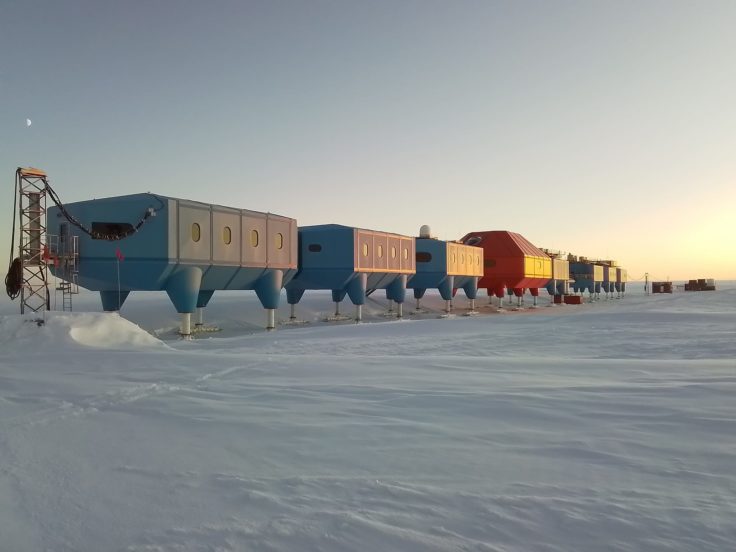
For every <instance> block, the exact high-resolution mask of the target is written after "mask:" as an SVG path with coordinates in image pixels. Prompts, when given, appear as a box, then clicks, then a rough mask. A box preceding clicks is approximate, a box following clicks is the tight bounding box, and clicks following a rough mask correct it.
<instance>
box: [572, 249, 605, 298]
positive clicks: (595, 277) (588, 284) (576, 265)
mask: <svg viewBox="0 0 736 552" xmlns="http://www.w3.org/2000/svg"><path fill="white" fill-rule="evenodd" d="M570 277H571V278H572V279H573V280H574V282H573V285H572V288H573V291H575V293H584V292H585V291H586V290H587V291H588V293H590V295H591V296H592V295H593V293H600V290H601V282H603V267H602V266H601V265H598V264H595V263H593V262H591V261H588V260H587V259H585V258H584V257H580V258H576V257H572V258H570Z"/></svg>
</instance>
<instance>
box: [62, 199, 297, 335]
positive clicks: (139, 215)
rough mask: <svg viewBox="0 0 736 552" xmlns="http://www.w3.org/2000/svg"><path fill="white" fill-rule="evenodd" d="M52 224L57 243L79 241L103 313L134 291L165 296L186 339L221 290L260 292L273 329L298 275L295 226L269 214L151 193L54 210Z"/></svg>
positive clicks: (88, 284)
mask: <svg viewBox="0 0 736 552" xmlns="http://www.w3.org/2000/svg"><path fill="white" fill-rule="evenodd" d="M48 225H49V232H50V234H55V235H57V236H59V243H62V239H61V237H62V236H63V237H64V240H65V241H68V240H72V239H74V240H78V244H79V245H78V253H77V256H78V261H77V262H78V265H77V275H78V282H79V285H80V286H82V287H84V288H87V289H90V290H94V291H99V292H100V297H101V299H102V306H103V309H104V310H106V311H117V310H120V308H121V307H122V305H123V303H124V301H125V299H126V298H127V297H128V294H129V293H130V292H131V291H138V290H147V291H156V290H165V291H166V292H167V293H168V295H169V298H170V299H171V301H172V303H173V304H174V307H175V308H176V310H177V312H179V313H181V315H182V316H181V334H182V335H184V336H188V335H190V334H191V315H192V314H193V313H195V312H197V313H198V320H197V325H198V326H201V325H202V323H203V320H202V313H203V309H204V307H206V306H207V303H208V302H209V300H210V299H211V298H212V295H213V294H214V292H215V291H216V290H255V292H256V294H257V295H258V298H259V299H260V301H261V304H262V305H263V306H264V308H266V309H267V311H268V323H267V327H268V328H269V329H273V328H274V327H275V309H276V308H277V307H278V303H279V296H280V292H281V288H282V286H283V284H285V283H286V282H288V281H289V280H290V279H291V278H292V277H293V275H294V274H295V273H296V268H297V227H296V220H294V219H291V218H287V217H282V216H279V215H273V214H270V213H269V214H267V213H260V212H257V211H248V210H244V209H234V208H229V207H222V206H219V205H210V204H205V203H198V202H194V201H187V200H183V199H176V198H171V197H165V196H159V195H154V194H150V193H148V194H133V195H126V196H118V197H110V198H106V199H95V200H90V201H80V202H77V203H71V204H68V205H65V206H64V207H63V208H60V207H52V208H51V209H49V211H48ZM123 239H124V241H120V240H123ZM62 254H63V252H62V251H61V250H55V251H50V255H51V256H53V257H55V258H58V256H61V255H62ZM52 272H54V274H55V275H57V276H59V277H62V278H64V277H65V273H63V272H62V271H61V267H60V266H56V267H54V268H52Z"/></svg>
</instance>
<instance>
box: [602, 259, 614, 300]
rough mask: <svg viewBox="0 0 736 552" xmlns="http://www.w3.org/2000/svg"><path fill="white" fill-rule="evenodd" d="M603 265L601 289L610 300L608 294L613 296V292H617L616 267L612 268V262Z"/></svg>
mask: <svg viewBox="0 0 736 552" xmlns="http://www.w3.org/2000/svg"><path fill="white" fill-rule="evenodd" d="M601 264H602V266H603V281H602V282H601V287H602V288H603V291H604V292H605V293H606V299H608V294H609V293H610V294H611V295H613V292H614V291H616V267H615V266H611V264H612V263H611V262H603V263H601Z"/></svg>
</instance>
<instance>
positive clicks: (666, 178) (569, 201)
mask: <svg viewBox="0 0 736 552" xmlns="http://www.w3.org/2000/svg"><path fill="white" fill-rule="evenodd" d="M734 28H736V2H733V1H730V0H729V1H724V2H719V1H707V2H681V1H676V0H667V1H621V2H596V1H581V2H574V1H539V2H534V1H519V2H493V1H462V0H459V1H452V2H449V1H433V0H422V1H414V0H404V1H398V0H392V1H381V0H378V1H371V2H359V1H348V0H344V1H337V0H332V1H328V0H315V1H293V2H288V1H279V0H269V1H265V0H264V1H260V2H250V1H237V2H235V1H232V2H231V1H223V0H217V1H212V2H188V1H163V0H162V1H153V2H150V1H146V2H144V1H129V2H108V1H102V0H94V1H74V0H68V1H64V2H59V1H48V2H38V1H28V0H22V1H14V0H0V256H2V258H4V259H7V258H8V255H9V254H8V248H9V243H10V233H11V232H10V230H11V225H12V223H11V220H12V199H13V183H14V173H15V169H16V167H18V166H34V167H40V168H42V169H44V170H45V171H47V173H48V174H49V177H50V181H51V184H52V185H53V187H54V188H55V189H56V191H57V193H58V194H59V196H60V197H61V198H62V200H63V201H65V202H73V201H78V200H85V199H91V198H93V197H106V196H114V195H122V194H127V193H135V192H142V191H152V192H156V193H159V194H162V195H171V196H174V197H182V198H186V199H193V200H198V201H203V202H207V203H216V204H221V205H228V206H233V207H240V208H247V209H253V210H260V211H269V212H274V213H279V214H282V215H287V216H291V217H294V218H296V219H297V221H298V222H299V224H300V225H309V224H322V223H341V224H347V225H353V226H360V227H366V228H372V229H376V230H385V231H391V232H398V233H404V234H409V235H416V234H417V233H418V230H419V227H420V226H421V225H422V224H429V225H430V226H431V228H432V231H433V233H434V234H435V235H436V236H437V237H439V238H441V239H458V238H460V237H462V236H463V235H465V234H466V233H467V232H470V231H473V230H511V231H515V232H519V233H520V234H522V235H524V236H525V237H526V238H528V239H529V240H530V241H532V242H533V243H534V244H535V245H537V246H540V247H548V248H553V249H559V250H563V251H569V252H572V253H575V254H579V255H586V256H589V257H598V258H614V259H617V260H618V261H619V262H620V263H621V264H622V265H623V266H624V267H626V268H628V270H629V276H630V278H632V279H636V278H639V277H643V275H644V273H645V272H648V273H649V274H650V278H653V279H663V278H667V277H669V278H672V279H689V278H703V277H713V278H717V279H736V247H735V246H734V244H735V243H736V216H734V208H735V206H736V154H735V152H736V63H735V62H734V60H735V59H736V32H734V31H733V29H734ZM26 119H30V120H31V121H32V124H31V126H27V124H26ZM3 198H4V199H3Z"/></svg>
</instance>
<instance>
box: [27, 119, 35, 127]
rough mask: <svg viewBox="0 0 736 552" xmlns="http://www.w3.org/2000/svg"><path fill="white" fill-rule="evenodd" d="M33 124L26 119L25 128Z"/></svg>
mask: <svg viewBox="0 0 736 552" xmlns="http://www.w3.org/2000/svg"><path fill="white" fill-rule="evenodd" d="M32 124H33V122H32V121H31V120H30V119H26V126H27V127H29V126H31V125H32Z"/></svg>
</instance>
